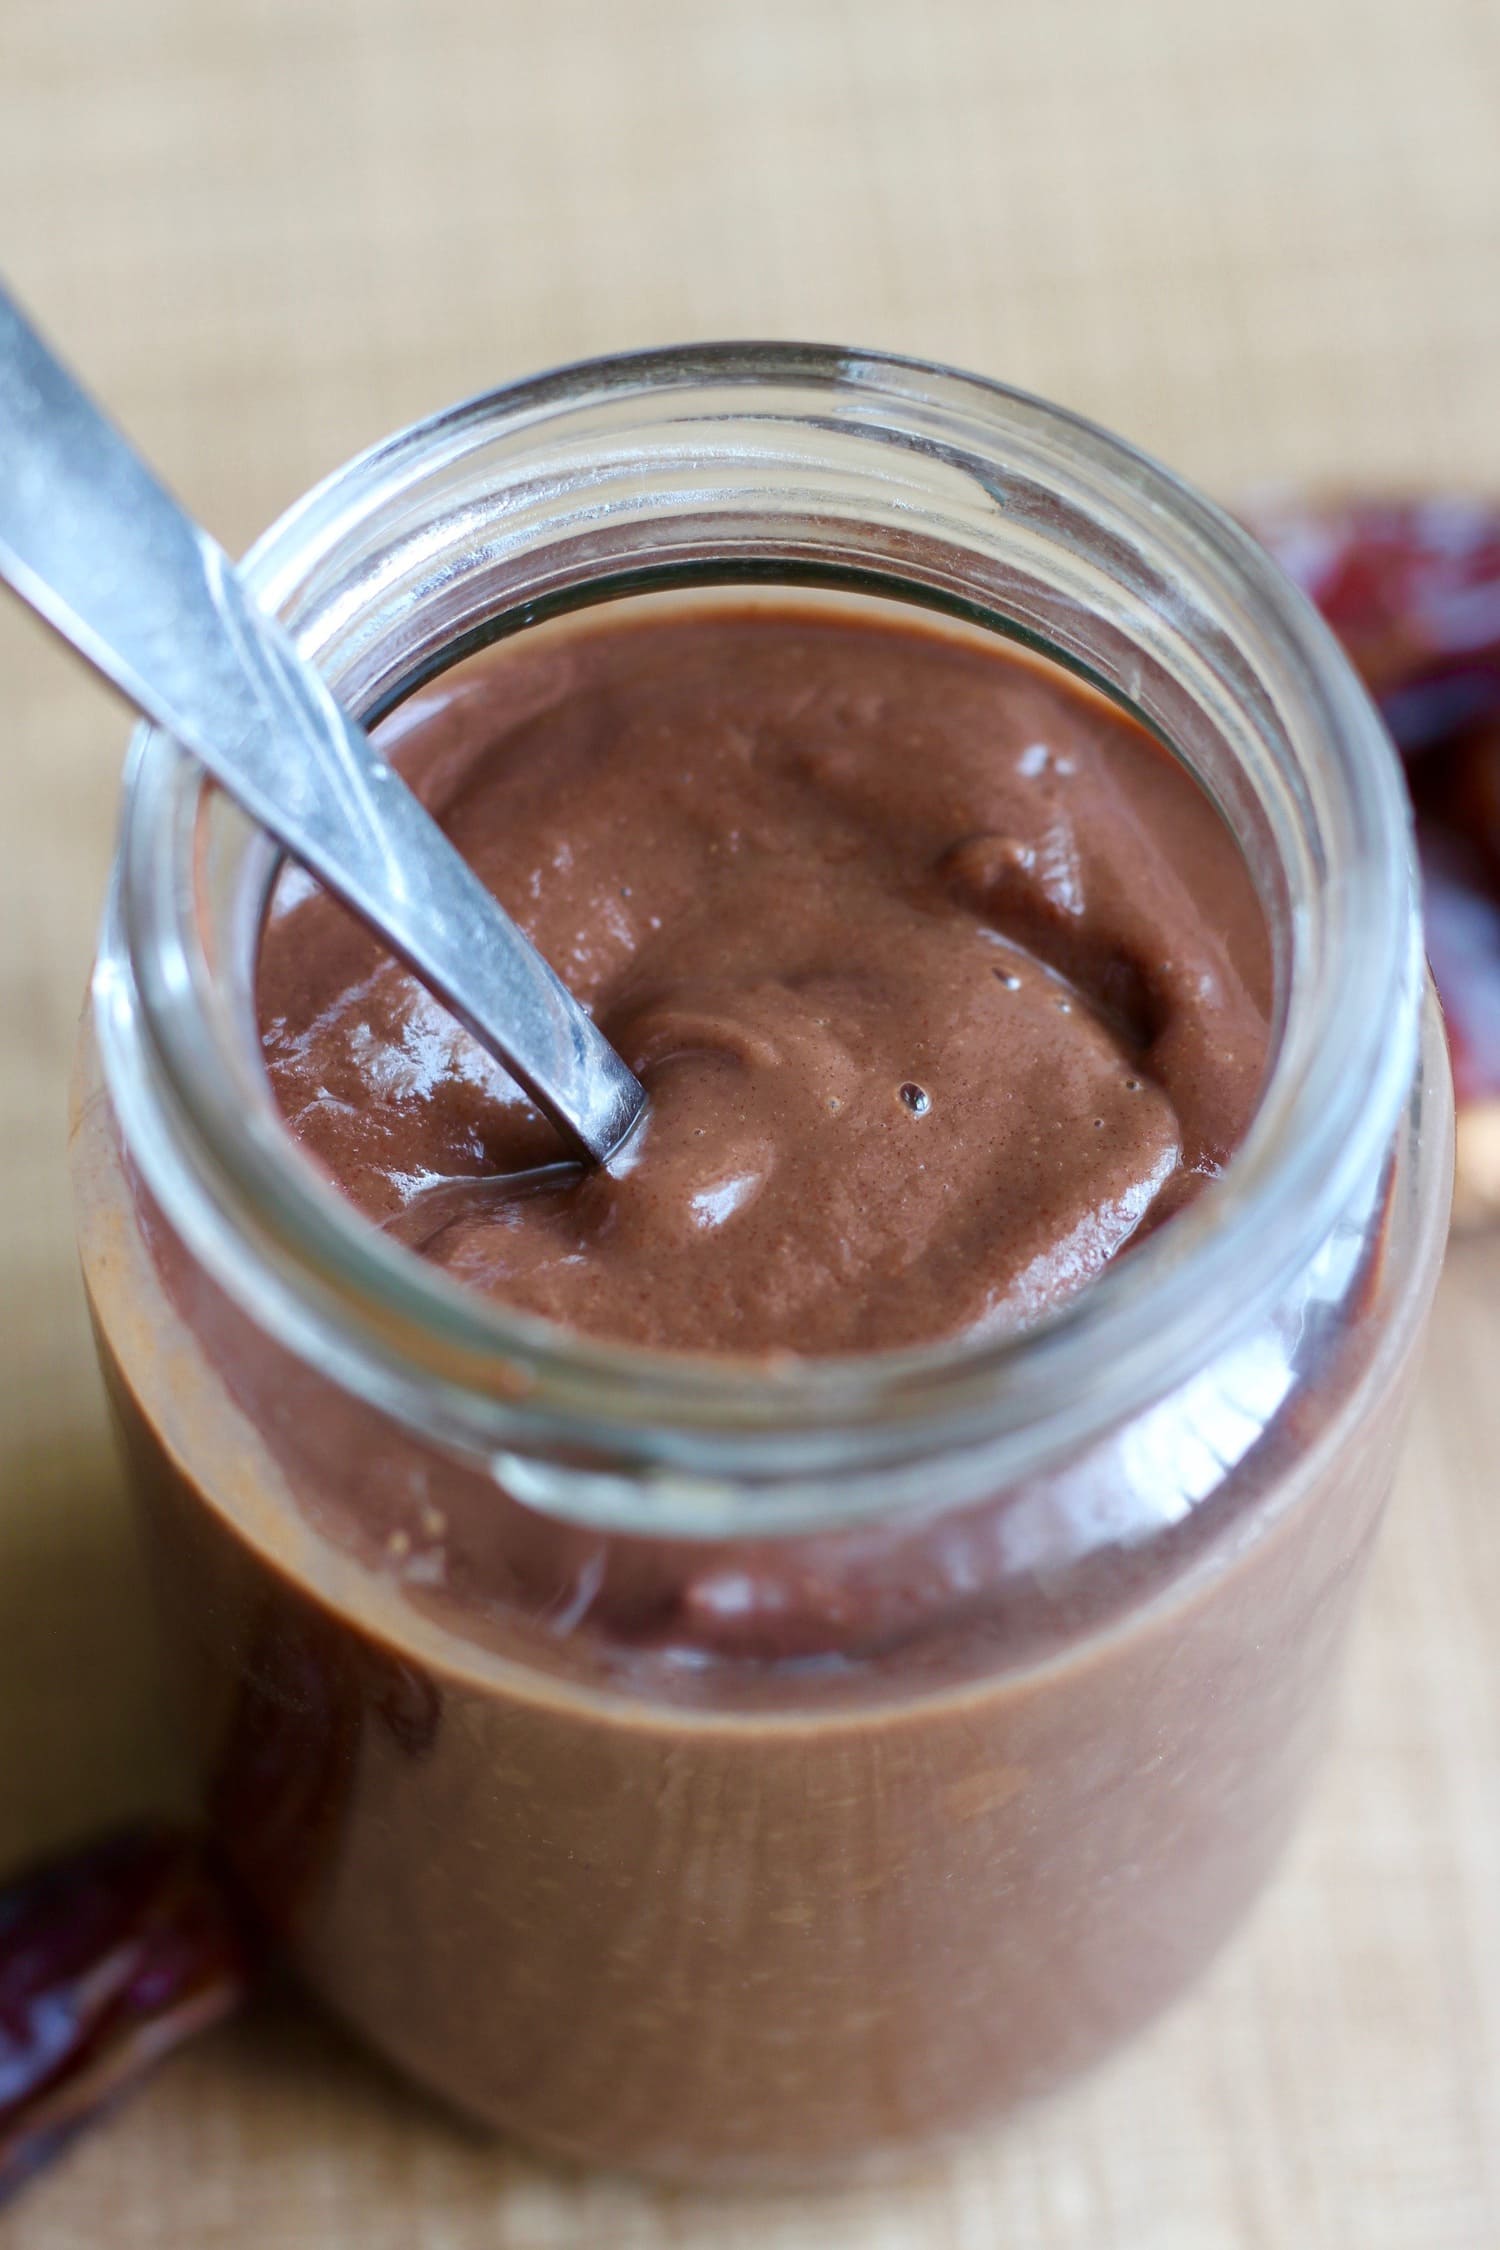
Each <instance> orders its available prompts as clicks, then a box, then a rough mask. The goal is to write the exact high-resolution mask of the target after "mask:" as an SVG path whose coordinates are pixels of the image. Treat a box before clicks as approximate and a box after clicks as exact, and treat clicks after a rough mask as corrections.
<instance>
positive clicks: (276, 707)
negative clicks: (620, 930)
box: [0, 288, 645, 1161]
mask: <svg viewBox="0 0 1500 2250" xmlns="http://www.w3.org/2000/svg"><path fill="white" fill-rule="evenodd" d="M0 578H4V579H6V580H8V581H9V583H10V585H11V586H12V587H13V588H14V589H15V591H16V592H17V593H18V594H19V595H20V596H21V598H22V600H23V601H26V602H28V603H29V604H30V605H31V607H32V608H33V609H34V610H36V611H37V612H38V613H39V614H40V615H41V616H42V617H44V618H45V619H46V620H47V622H48V624H50V625H52V626H54V627H55V628H56V630H57V631H58V632H59V633H61V635H62V636H63V638H64V639H65V640H67V641H70V642H71V643H72V645H73V647H74V648H76V649H77V650H78V651H79V652H80V653H81V654H82V655H84V656H86V657H87V658H88V660H89V662H90V663H91V664H93V665H94V666H96V668H97V669H98V670H99V671H100V672H102V673H103V674H104V676H105V678H106V679H108V680H110V681H112V682H113V684H114V685H115V686H116V687H117V688H119V689H120V690H121V691H122V692H123V693H124V694H125V695H126V696H127V697H128V698H129V700H130V701H131V702H132V703H133V704H134V705H135V706H136V708H137V709H138V710H140V711H143V712H144V713H145V714H146V716H147V717H148V718H150V719H152V720H154V721H155V722H156V724H157V725H158V726H159V727H162V728H164V729H165V730H166V732H167V733H169V734H170V735H172V736H173V737H174V738H175V739H176V740H177V741H178V742H180V743H182V744H183V745H184V746H185V747H186V748H187V749H188V750H190V751H192V753H193V754H194V756H195V757H197V758H198V759H199V760H200V761H201V762H202V763H203V765H205V766H206V767H207V768H208V770H209V772H210V773H212V774H213V775H214V776H215V777H216V779H217V780H219V781H220V782H222V783H223V785H224V787H225V788H226V789H227V790H228V791H229V792H230V794H231V795H232V796H234V797H235V798H237V799H238V801H239V803H240V804H241V805H243V807H244V808H245V810H246V812H248V813H249V814H250V815H251V817H252V818H253V819H255V820H256V821H258V822H259V823H260V825H261V826H262V827H263V828H266V829H268V830H269V831H270V833H271V834H272V835H273V836H275V837H276V838H277V839H278V841H279V842H280V843H282V844H284V845H285V847H286V849H287V850H288V851H289V852H290V853H291V854H292V856H293V857H294V858H295V859H297V860H299V861H300V862H301V863H302V865H303V866H305V867H306V868H308V869H309V871H310V872H311V873H312V874H314V875H316V876H317V878H318V880H319V881H320V882H321V883H323V884H325V885H326V886H327V888H328V889H329V890H331V891H334V892H336V893H337V895H338V896H339V897H340V898H341V899H343V900H344V901H345V903H346V904H347V905H349V906H350V907H352V908H353V909H354V911H355V913H357V914H358V915H360V916H361V918H362V919H363V920H364V921H366V922H368V923H369V924H370V925H371V927H372V928H374V929H375V930H376V931H378V932H379V934H380V936H381V937H382V938H384V940H385V941H386V943H387V944H388V945H389V946H390V947H391V949H392V951H393V952H395V953H397V954H398V955H399V956H400V957H401V959H402V960H403V961H405V962H406V964H407V966H408V967H409V968H410V969H411V970H412V971H413V972H414V973H415V975H416V976H418V977H419V978H420V979H421V981H422V982H423V983H424V984H425V985H427V986H429V987H430V989H431V990H432V991H433V992H434V993H435V994H436V995H437V997H438V998H439V999H440V1000H442V1001H443V1002H444V1004H445V1005H446V1006H447V1007H448V1008H449V1009H451V1010H452V1012H453V1014H454V1015H455V1016H457V1017H458V1019H459V1021H460V1022H461V1023H462V1024H464V1026H465V1027H466V1028H467V1029H468V1030H469V1031H470V1032H472V1033H473V1035H474V1037H475V1038H476V1039H478V1040H479V1041H480V1043H481V1044H482V1045H483V1046H485V1047H487V1048H488V1049H489V1050H490V1051H491V1052H492V1053H493V1054H496V1055H498V1056H499V1058H500V1059H501V1061H502V1062H503V1063H504V1064H505V1066H506V1068H507V1069H508V1070H509V1071H510V1072H511V1074H512V1075H513V1076H514V1077H515V1078H516V1079H517V1080H519V1082H520V1084H521V1085H522V1086H524V1087H525V1089H526V1091H527V1093H529V1094H530V1095H531V1096H532V1098H533V1099H534V1100H535V1101H536V1102H537V1104H538V1105H539V1107H540V1108H542V1109H543V1110H545V1111H546V1113H547V1114H548V1116H549V1117H551V1118H552V1119H553V1121H554V1122H555V1123H556V1124H557V1125H558V1126H560V1127H561V1128H562V1129H563V1130H564V1131H565V1132H566V1133H567V1134H568V1135H569V1136H570V1137H571V1138H573V1139H574V1140H576V1141H578V1142H581V1144H582V1145H583V1147H584V1148H585V1150H587V1152H588V1153H589V1155H591V1156H593V1157H595V1158H597V1159H599V1160H600V1161H603V1160H604V1159H605V1158H607V1157H608V1156H609V1155H610V1154H611V1153H612V1152H613V1151H614V1150H615V1149H616V1148H617V1147H618V1146H619V1145H620V1143H621V1141H622V1140H623V1139H624V1138H625V1135H626V1134H627V1133H628V1132H629V1130H630V1128H631V1127H632V1126H633V1125H634V1123H635V1121H636V1119H637V1117H638V1116H639V1114H640V1112H641V1110H642V1108H643V1107H644V1104H645V1095H644V1092H643V1091H642V1088H641V1086H640V1084H639V1082H638V1081H637V1080H636V1079H635V1078H634V1077H633V1076H632V1074H631V1072H630V1071H629V1070H627V1069H626V1067H625V1065H624V1063H623V1062H622V1061H621V1060H620V1058H619V1056H618V1055H617V1054H616V1053H615V1051H614V1049H613V1047H611V1046H610V1044H609V1042H608V1041H607V1040H606V1039H605V1037H604V1035H603V1033H602V1032H601V1031H599V1030H598V1028H597V1027H596V1026H595V1024H594V1023H593V1022H592V1020H591V1019H590V1017H589V1016H588V1015H587V1014H586V1013H585V1011H584V1009H583V1008H582V1007H581V1006H580V1005H579V1003H578V1002H577V1001H576V1000H575V999H574V998H573V996H572V994H571V993H570V992H569V991H568V990H567V987H566V986H565V985H564V984H563V982H562V980H561V979H560V978H559V977H558V976H557V975H556V974H555V972H554V971H553V970H552V969H551V968H550V967H549V966H548V964H547V963H546V962H545V961H544V960H543V959H542V957H541V955H540V954H539V953H538V952H537V951H536V950H535V948H534V947H533V946H532V945H531V943H530V941H529V940H528V939H527V938H526V937H525V936H524V935H523V934H522V932H521V931H520V930H519V929H518V928H517V927H516V925H515V923H514V922H512V921H511V919H510V917H509V916H508V915H507V914H506V913H505V912H504V911H503V909H502V908H501V907H500V906H498V905H497V904H496V902H495V900H494V899H493V898H491V896H490V894H489V892H488V891H486V890H485V888H484V886H483V884H482V883H480V882H479V880H478V878H477V877H476V876H475V875H474V874H473V872H472V870H471V869H470V868H469V867H468V866H467V864H466V863H465V861H464V860H463V859H462V858H461V857H460V855H459V853H458V852H457V851H456V850H455V849H454V847H453V845H452V844H450V843H449V841H448V839H447V838H446V837H445V836H444V834H443V833H442V830H441V829H440V828H439V827H438V826H437V823H436V822H435V821H434V820H433V819H432V817H431V816H430V814H428V813H427V812H426V811H424V809H423V808H422V806H421V805H420V804H419V803H418V802H417V800H416V798H415V797H414V796H413V795H412V793H411V791H410V790H409V789H408V788H407V786H406V784H405V783H404V782H403V781H402V780H401V778H400V776H399V775H398V774H397V773H396V772H395V771H394V769H393V768H392V767H391V766H390V765H389V764H388V763H387V761H386V760H385V759H384V758H383V757H381V755H380V754H379V752H378V751H377V750H376V749H375V747H374V745H373V744H372V743H371V741H370V739H369V737H368V735H367V734H366V733H365V732H364V730H363V728H362V727H360V726H358V725H356V723H355V722H354V721H353V720H352V719H351V718H349V717H348V716H347V715H346V713H345V712H344V711H342V710H341V709H340V707H339V705H338V703H337V702H336V701H335V699H334V697H333V695H332V693H331V691H330V690H329V688H328V686H327V685H326V683H325V682H324V681H323V679H322V678H321V677H320V675H319V674H318V673H317V672H316V671H314V669H313V667H312V666H311V665H310V664H309V663H307V662H305V661H304V659H303V658H302V657H301V656H299V654H298V653H297V651H296V649H295V648H294V647H293V645H292V642H291V640H290V638H289V637H288V635H287V634H286V633H285V632H284V631H283V630H282V628H281V626H280V625H279V624H277V623H276V622H275V620H274V619H272V618H271V617H269V616H268V615H267V614H266V613H265V612H264V611H263V610H261V609H260V608H259V607H258V605H257V604H256V603H255V602H254V601H253V600H252V599H251V597H250V595H249V594H248V593H247V592H246V590H245V588H244V586H243V585H242V583H241V581H240V579H239V576H238V574H237V573H236V571H235V569H234V567H233V565H232V564H231V563H230V561H229V558H228V557H227V556H226V555H225V553H224V551H223V549H222V548H221V547H219V546H218V545H217V544H216V543H215V542H214V541H213V540H212V539H211V538H209V536H208V534H207V533H206V532H205V531H203V530H201V529H200V528H199V526H198V525H197V524H195V523H194V522H193V521H192V519H191V517H189V516H188V515H186V514H185V513H184V512H183V510H182V509H181V508H180V507H179V506H178V504H177V502H176V501H175V500H174V499H173V498H172V497H171V495H170V493H168V492H167V491H166V490H165V488H164V487H163V486H162V485H161V484H159V483H158V482H157V480H156V478H155V477H154V476H153V475H152V473H151V471H150V470H149V469H148V468H147V467H146V465H145V463H144V462H143V461H142V460H141V459H140V457H139V455H137V454H136V453H135V452H134V451H133V449H132V448H131V447H130V446H129V445H128V444H127V442H126V441H125V439H124V438H123V437H122V436H121V435H120V433H119V432H118V431H117V430H116V429H115V428H114V427H113V425H112V424H111V423H109V422H108V421H106V420H105V418H104V416H103V415H102V414H101V413H100V411H99V409H98V408H97V407H96V406H95V405H94V404H93V402H92V401H91V400H90V399H89V398H88V397H87V396H86V394H85V393H84V392H83V391H82V390H81V389H80V388H79V386H78V384H77V383H76V382H75V380H74V378H73V376H72V375H71V374H70V373H69V372H68V370H67V369H66V368H65V367H64V366H63V365H62V364H61V362H60V361H59V360H58V359H56V358H55V357H54V355H53V354H52V352H51V351H50V350H49V349H48V347H47V346H46V344H44V343H43V341H42V339H41V338H40V337H39V336H38V335H37V333H36V331H35V330H34V329H33V328H32V327H31V325H30V323H29V322H28V321H27V320H26V319H25V318H24V317H23V315H22V314H21V312H20V311H19V309H18V308H17V307H16V305H15V304H14V303H13V302H12V301H11V299H10V298H9V297H8V296H7V295H6V294H5V291H4V290H3V288H0Z"/></svg>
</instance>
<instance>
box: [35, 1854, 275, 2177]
mask: <svg viewBox="0 0 1500 2250" xmlns="http://www.w3.org/2000/svg"><path fill="white" fill-rule="evenodd" d="M247 1962H248V1956H247V1951H246V1946H245V1942H244V1939H243V1936H242V1934H241V1930H240V1927H239V1923H238V1920H237V1917H236V1915H235V1912H234V1909H233V1907H232V1905H231V1903H230V1900H229V1896H228V1893H227V1891H226V1890H225V1888H224V1887H223V1885H222V1883H221V1880H220V1878H219V1875H218V1873H217V1871H216V1869H215V1867H214V1865H213V1862H212V1860H211V1858H210V1857H209V1854H208V1851H207V1848H206V1847H205V1845H204V1844H203V1843H202V1841H201V1840H200V1839H199V1837H197V1836H196V1835H194V1834H191V1833H189V1832H185V1831H182V1830H178V1829H173V1828H167V1827H158V1826H148V1827H139V1828H132V1829H126V1830H122V1831H120V1832H118V1833H116V1834H113V1835H110V1836H107V1837H105V1838H103V1839H102V1840H100V1841H98V1842H95V1843H93V1844H90V1845H88V1846H87V1847H85V1848H84V1849H83V1850H81V1851H78V1852H75V1853H73V1854H71V1855H70V1856H67V1857H64V1858H62V1859H58V1860H54V1861H51V1862H49V1863H48V1864H46V1865H45V1866H42V1867H37V1868H32V1869H29V1870H28V1871H26V1872H25V1873H24V1874H22V1875H21V1876H19V1877H17V1878H16V1879H14V1880H13V1881H11V1882H10V1883H8V1884H4V1885H0V2198H3V2197H4V2196H5V2195H6V2194H7V2193H8V2192H9V2191H11V2190H12V2189H14V2188H15V2187H17V2186H19V2185H20V2183H21V2181H22V2180H24V2179H25V2178H26V2177H27V2175H28V2174H29V2173H30V2172H32V2171H33V2170H34V2169H35V2168H36V2166H37V2165H39V2164H40V2163H42V2162H43V2161H44V2160H45V2159H46V2158H47V2157H48V2156H49V2155H51V2154H52V2153H53V2151H54V2150H55V2149H56V2148H58V2147H59V2146H60V2145H61V2144H62V2143H63V2142H64V2141H66V2140H67V2139H68V2138H70V2136H71V2135H72V2134H73V2133H75V2132H76V2131H77V2130H78V2129H79V2127H80V2126H82V2125H84V2124H86V2123H87V2122H88V2121H89V2119H90V2118H92V2117H93V2116H94V2115H96V2114H97V2112H98V2111H99V2110H101V2109H102V2108H104V2107H105V2106H106V2105H107V2104H108V2103H110V2102H112V2101H114V2100H115V2099H116V2098H117V2097H118V2096H119V2095H121V2094H123V2093H125V2092H126V2091H128V2089H129V2088H130V2087H131V2086H133V2085H134V2084H135V2083H136V2082H137V2081H138V2080H139V2079H140V2078H142V2077H143V2076H144V2075H145V2074H146V2072H147V2071H149V2070H150V2069H151V2068H152V2067H153V2066H154V2065H155V2064H156V2063H158V2062H160V2061H161V2060H162V2058H163V2057H164V2056H166V2055H167V2054H169V2053H170V2052H171V2051H172V2049H173V2048H174V2047H177V2046H180V2045H181V2044H182V2042H183V2041H184V2040H186V2039H191V2038H193V2037H194V2036H195V2035H196V2034H197V2033H198V2032H200V2031H203V2030H205V2029H206V2028H207V2027H208V2026H209V2025H210V2024H212V2023H216V2022H217V2021H218V2020H219V2019H220V2018H221V2017H223V2016H225V2015H227V2014H229V2012H230V2011H231V2010H232V2009H233V2008H234V2007H236V2006H237V2005H238V2003H239V2000H240V1998H241V1996H242V1994H243V1992H244V1989H245V1983H246V1975H247Z"/></svg>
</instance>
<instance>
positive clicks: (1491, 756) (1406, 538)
mask: <svg viewBox="0 0 1500 2250" xmlns="http://www.w3.org/2000/svg"><path fill="white" fill-rule="evenodd" d="M1250 520H1251V523H1252V528H1253V529H1254V530H1255V532H1256V533H1257V535H1258V537H1260V538H1261V539H1262V540H1263V541H1264V542H1265V544H1266V545H1267V546H1268V547H1269V548H1270V549H1271V551H1272V553H1273V554H1274V555H1275V556H1276V557H1277V559H1278V560H1279V561H1280V563H1281V564H1282V566H1283V568H1284V569H1286V570H1287V571H1288V572H1289V573H1290V574H1291V576H1292V577H1293V578H1295V579H1296V580H1297V581H1298V583H1299V584H1300V585H1301V586H1302V587H1303V588H1304V590H1305V591H1306V592H1307V593H1309V594H1310V595H1311V596H1312V598H1313V600H1314V601H1315V602H1316V603H1317V604H1318V606H1319V608H1320V609H1321V610H1322V612H1323V614H1324V616H1325V617H1326V618H1327V619H1328V622H1329V624H1330V625H1331V626H1332V627H1333V629H1334V631H1335V632H1336V633H1337V634H1338V636H1339V638H1340V640H1341V641H1342V642H1343V644H1344V646H1345V648H1346V649H1347V650H1348V651H1349V654H1350V655H1351V657H1352V658H1353V659H1354V662H1355V664H1356V665H1357V667H1358V669H1359V671H1360V673H1361V675H1362V676H1363V678H1364V680H1365V681H1366V683H1367V685H1368V686H1369V688H1370V689H1371V691H1372V693H1373V694H1374V696H1375V698H1376V701H1377V702H1378V704H1379V705H1380V709H1381V712H1382V715H1383V716H1384V718H1385V721H1386V724H1387V725H1388V726H1389V727H1390V730H1391V733H1392V735H1393V736H1394V738H1395V741H1396V745H1397V747H1398V749H1399V750H1400V751H1401V754H1402V757H1403V759H1404V760H1405V763H1406V771H1407V778H1408V781H1409V783H1410V785H1411V793H1412V802H1413V805H1414V806H1415V808H1416V820H1417V844H1418V849H1419V851H1420V853H1421V858H1422V877H1423V889H1424V897H1425V905H1426V917H1427V947H1428V957H1429V959H1430V961H1431V963H1432V972H1433V976H1434V978H1435V980H1436V982H1437V988H1438V993H1439V996H1440V998H1441V1000H1442V1003H1443V1013H1444V1016H1445V1019H1446V1021H1447V1027H1448V1040H1449V1046H1450V1048H1451V1051H1452V1055H1453V1076H1454V1084H1455V1088H1456V1090H1457V1094H1458V1100H1459V1192H1458V1209H1459V1211H1460V1212H1461V1214H1462V1215H1464V1216H1466V1217H1472V1216H1480V1215H1485V1214H1488V1213H1489V1212H1492V1211H1496V1210H1500V503H1491V502H1484V501H1480V500H1473V499H1453V498H1434V499H1428V500H1409V501H1394V500H1393V501H1385V500H1382V501H1348V502H1343V503H1338V504H1331V505H1328V506H1325V507H1319V506H1315V505H1312V504H1306V503H1295V504H1287V505H1281V506H1275V507H1267V508H1262V509H1260V510H1258V511H1255V512H1254V513H1253V514H1252V515H1251V518H1250Z"/></svg>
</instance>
